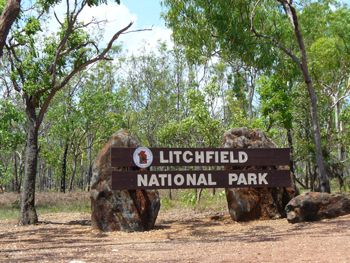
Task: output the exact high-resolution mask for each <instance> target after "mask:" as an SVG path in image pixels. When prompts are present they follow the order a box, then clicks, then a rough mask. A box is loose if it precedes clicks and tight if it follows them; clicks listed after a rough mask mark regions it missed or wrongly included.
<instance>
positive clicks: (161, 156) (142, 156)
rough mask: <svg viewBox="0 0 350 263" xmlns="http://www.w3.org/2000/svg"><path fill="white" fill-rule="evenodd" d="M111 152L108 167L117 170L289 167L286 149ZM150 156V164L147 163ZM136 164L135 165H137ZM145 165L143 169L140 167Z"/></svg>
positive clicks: (167, 149) (114, 150)
mask: <svg viewBox="0 0 350 263" xmlns="http://www.w3.org/2000/svg"><path fill="white" fill-rule="evenodd" d="M141 148H144V149H145V150H143V151H142V150H141V151H139V152H138V153H136V152H135V151H136V149H138V148H112V149H111V165H112V167H118V166H139V167H141V168H146V167H148V166H150V165H151V166H252V165H255V166H271V165H289V164H290V149H289V148H267V149H263V148H256V149H251V148H249V149H229V148H192V149H191V148H145V147H141ZM150 156H152V160H150ZM136 162H138V163H136ZM143 163H144V167H142V166H140V164H141V165H142V164H143Z"/></svg>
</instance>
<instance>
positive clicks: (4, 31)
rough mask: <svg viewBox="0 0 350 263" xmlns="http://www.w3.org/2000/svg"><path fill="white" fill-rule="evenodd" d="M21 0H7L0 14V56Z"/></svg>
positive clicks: (17, 13)
mask: <svg viewBox="0 0 350 263" xmlns="http://www.w3.org/2000/svg"><path fill="white" fill-rule="evenodd" d="M20 8H21V0H7V2H6V5H5V7H4V9H3V10H2V13H1V16H0V57H2V53H3V49H4V46H5V41H6V38H7V35H8V33H9V32H10V29H11V27H12V24H13V22H15V20H16V18H17V16H18V15H19V12H20Z"/></svg>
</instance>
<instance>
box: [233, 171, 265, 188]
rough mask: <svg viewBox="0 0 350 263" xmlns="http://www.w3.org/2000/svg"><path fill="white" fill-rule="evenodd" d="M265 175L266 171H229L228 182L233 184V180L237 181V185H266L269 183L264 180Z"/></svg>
mask: <svg viewBox="0 0 350 263" xmlns="http://www.w3.org/2000/svg"><path fill="white" fill-rule="evenodd" d="M266 176H267V173H263V174H261V173H258V174H256V173H248V174H247V175H245V174H244V173H240V174H239V175H237V174H236V173H229V174H228V184H229V185H233V183H234V182H237V185H258V184H259V185H260V184H266V185H267V184H269V183H268V182H267V180H266ZM257 179H258V180H257Z"/></svg>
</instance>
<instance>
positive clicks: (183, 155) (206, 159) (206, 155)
mask: <svg viewBox="0 0 350 263" xmlns="http://www.w3.org/2000/svg"><path fill="white" fill-rule="evenodd" d="M193 161H194V162H195V163H200V164H212V163H225V164H226V163H227V164H229V163H231V164H234V163H246V162H247V161H248V154H247V153H246V152H244V151H238V154H237V155H236V156H235V153H234V152H233V151H190V150H186V151H184V152H183V151H180V150H177V151H169V152H168V156H165V153H164V151H159V162H160V163H174V164H175V163H181V162H185V163H191V162H193Z"/></svg>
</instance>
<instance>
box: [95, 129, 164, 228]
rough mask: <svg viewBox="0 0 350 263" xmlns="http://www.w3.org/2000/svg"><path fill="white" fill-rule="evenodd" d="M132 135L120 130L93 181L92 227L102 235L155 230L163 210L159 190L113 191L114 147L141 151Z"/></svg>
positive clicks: (100, 160)
mask: <svg viewBox="0 0 350 263" xmlns="http://www.w3.org/2000/svg"><path fill="white" fill-rule="evenodd" d="M140 146H141V145H140V143H139V142H138V141H137V140H136V139H135V138H134V137H132V136H131V135H130V134H129V133H128V132H126V131H124V130H119V131H118V132H116V133H115V134H114V135H113V136H112V138H111V139H110V140H109V141H108V142H107V144H106V145H105V146H104V147H103V148H102V149H101V151H100V152H99V154H98V156H97V158H96V162H95V165H94V168H93V175H92V179H91V225H92V228H93V229H99V230H102V231H127V232H128V231H145V230H150V229H151V228H153V226H154V223H155V221H156V218H157V215H158V211H159V208H160V198H159V195H158V192H157V191H156V190H122V191H119V190H112V189H111V173H112V170H115V171H118V170H126V167H117V168H112V167H111V162H110V161H111V159H110V158H111V157H110V152H111V148H112V147H140Z"/></svg>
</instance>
